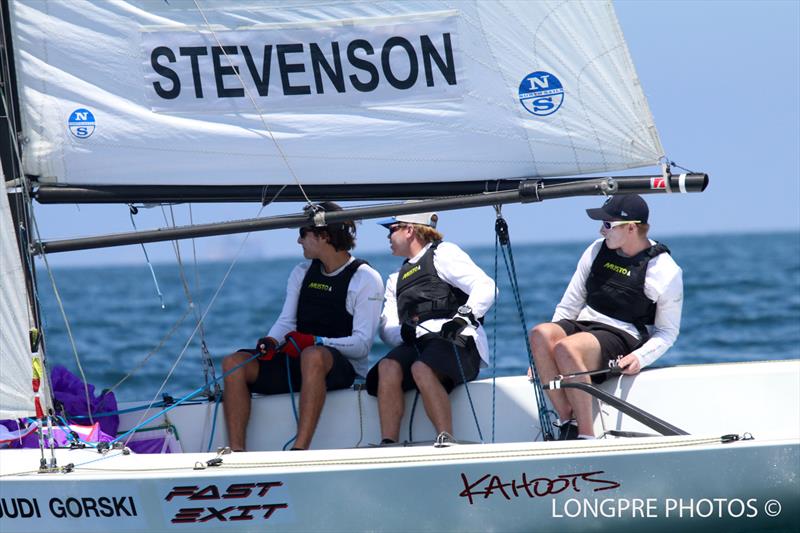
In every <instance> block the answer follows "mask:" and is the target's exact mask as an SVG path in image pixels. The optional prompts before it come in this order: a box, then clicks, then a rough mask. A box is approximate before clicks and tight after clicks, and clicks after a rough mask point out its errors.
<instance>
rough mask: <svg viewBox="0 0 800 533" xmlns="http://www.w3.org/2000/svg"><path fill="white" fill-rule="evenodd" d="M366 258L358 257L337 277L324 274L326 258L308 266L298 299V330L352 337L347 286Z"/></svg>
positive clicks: (322, 335)
mask: <svg viewBox="0 0 800 533" xmlns="http://www.w3.org/2000/svg"><path fill="white" fill-rule="evenodd" d="M363 264H366V261H363V260H361V259H354V260H353V261H352V262H351V263H350V264H349V265H347V266H346V267H345V268H344V269H342V271H341V272H339V273H338V274H337V275H335V276H326V275H324V274H323V265H322V261H320V260H319V259H314V260H313V261H312V262H311V266H310V267H309V268H308V271H307V272H306V275H305V277H304V278H303V284H302V285H301V286H300V295H299V297H298V299H297V331H300V332H302V333H308V334H310V335H315V336H318V337H349V336H350V335H352V334H353V315H351V314H350V313H348V312H347V305H346V303H347V288H348V287H349V286H350V280H351V279H352V278H353V275H354V274H355V273H356V270H358V267H360V266H361V265H363Z"/></svg>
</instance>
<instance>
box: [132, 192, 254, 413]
mask: <svg viewBox="0 0 800 533" xmlns="http://www.w3.org/2000/svg"><path fill="white" fill-rule="evenodd" d="M263 210H264V206H262V207H261V209H259V210H258V213H257V214H256V216H260V215H261V212H262V211H263ZM251 234H252V232H248V233H246V234H245V236H244V238H243V239H242V242H241V243H240V244H239V248H238V250H236V253H235V254H234V257H233V260H232V261H231V264H230V266H229V267H228V270H227V271H226V272H225V275H224V276H223V277H222V281H220V284H219V286H218V287H217V289H216V290H215V291H214V294H213V295H212V296H211V299H210V300H209V302H208V306H207V307H206V308H205V311H203V313H202V315H201V317H200V320H199V321H198V323H197V325H196V326H195V328H194V330H193V331H192V333H191V334H190V335H189V338H188V339H187V341H186V343H185V344H184V346H183V349H182V350H181V352H180V353H179V354H178V356H177V358H176V359H175V362H174V363H173V365H172V367H171V368H170V369H169V372H168V373H167V375H166V377H165V378H164V380H163V381H162V382H161V385H160V386H159V389H158V391H156V393H155V395H154V396H153V399H152V400H150V402H149V403H148V405H154V404H155V403H156V401H157V399H158V398H159V397H160V395H161V392H162V391H163V390H164V387H166V385H167V382H168V381H169V379H170V377H172V374H173V373H174V372H175V368H177V366H178V363H180V361H181V359H182V358H183V355H184V354H185V353H186V350H187V349H188V348H189V344H190V343H191V342H192V339H193V338H194V336H195V335H196V334H197V331H198V329H199V328H200V325H201V324H202V322H203V320H205V317H206V315H207V314H208V313H209V312H210V311H211V308H212V307H213V306H214V303H215V302H216V300H217V297H218V296H219V294H220V292H221V291H222V288H223V287H224V286H225V283H226V282H227V280H228V278H229V277H230V275H231V272H232V271H233V268H234V267H235V266H236V264H237V263H238V262H239V257H240V256H241V255H242V251H243V250H244V246H245V244H247V240H248V239H249V238H250V235H251ZM201 390H202V389H201ZM145 415H146V412H145V414H143V415H142V417H141V418H140V419H139V422H137V423H136V424H135V425H134V426H138V425H139V424H141V423H142V420H144V418H145Z"/></svg>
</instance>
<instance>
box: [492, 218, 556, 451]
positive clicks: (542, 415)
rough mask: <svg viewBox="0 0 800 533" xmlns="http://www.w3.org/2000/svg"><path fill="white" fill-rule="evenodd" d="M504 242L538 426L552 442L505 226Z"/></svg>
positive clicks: (505, 259) (540, 383)
mask: <svg viewBox="0 0 800 533" xmlns="http://www.w3.org/2000/svg"><path fill="white" fill-rule="evenodd" d="M501 221H502V224H503V225H505V220H503V219H502V218H498V222H497V224H498V225H499V224H501ZM505 239H506V242H505V244H502V243H501V249H502V252H503V262H504V263H505V267H506V272H507V273H508V279H509V282H510V283H511V292H512V294H513V295H514V301H515V302H516V304H517V313H518V314H519V320H520V324H521V325H522V337H523V338H524V339H525V348H526V349H527V350H528V364H529V365H530V368H531V372H532V374H533V394H534V397H535V398H536V406H537V409H538V411H539V424H540V426H541V431H542V434H543V435H544V436H545V440H553V433H552V431H551V429H550V428H551V427H552V424H551V421H550V411H549V410H548V409H547V403H546V402H545V398H544V390H543V389H542V382H541V380H540V379H539V372H538V371H537V370H536V365H535V364H534V362H533V352H532V351H531V344H530V340H529V339H528V325H527V322H526V320H525V311H524V309H523V307H522V297H521V296H520V291H519V284H518V282H517V269H516V266H515V265H514V253H513V251H512V250H511V239H510V238H509V236H508V228H507V225H506V235H505ZM506 248H508V257H506Z"/></svg>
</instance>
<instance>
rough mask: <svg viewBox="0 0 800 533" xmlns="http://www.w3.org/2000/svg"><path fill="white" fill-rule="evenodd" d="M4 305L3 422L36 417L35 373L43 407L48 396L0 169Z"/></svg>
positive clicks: (0, 339) (0, 344)
mask: <svg viewBox="0 0 800 533" xmlns="http://www.w3.org/2000/svg"><path fill="white" fill-rule="evenodd" d="M0 302H2V305H0V377H1V378H2V379H0V419H7V418H22V417H26V416H36V407H35V404H34V401H35V400H34V392H33V387H32V380H33V378H34V372H35V373H36V374H37V375H38V377H39V380H40V390H39V392H40V393H42V396H41V397H40V402H42V403H41V405H42V407H45V406H46V405H47V404H48V396H47V395H45V394H43V392H44V390H45V387H46V376H45V375H44V372H43V371H42V365H41V360H42V359H41V355H40V354H39V353H36V354H31V349H30V341H29V331H30V329H31V327H32V326H33V324H34V323H33V319H32V313H31V308H30V304H29V301H28V296H27V291H26V288H25V272H24V270H23V267H22V261H21V259H20V255H19V249H18V248H17V239H16V236H15V232H14V223H13V221H12V219H11V210H10V208H9V204H8V195H7V194H6V183H5V176H4V175H3V171H2V169H0ZM34 368H36V371H35V370H34Z"/></svg>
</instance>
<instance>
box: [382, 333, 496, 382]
mask: <svg viewBox="0 0 800 533" xmlns="http://www.w3.org/2000/svg"><path fill="white" fill-rule="evenodd" d="M467 339H469V340H468V341H467V342H466V346H464V347H460V346H459V347H455V348H456V349H454V345H453V344H452V343H450V342H448V341H445V340H442V339H441V338H439V336H438V335H425V336H423V337H420V338H419V339H417V345H416V346H413V345H410V344H401V345H400V346H397V347H396V348H394V349H393V350H392V351H390V352H389V353H388V354H386V356H385V357H384V358H383V359H392V360H394V361H397V362H398V363H400V367H401V368H402V369H403V383H402V387H403V391H409V390H414V389H416V388H417V384H416V383H415V382H414V377H413V376H412V375H411V365H412V364H413V363H414V362H415V361H422V362H423V363H425V364H426V365H428V366H429V367H431V368H432V369H433V370H434V371H436V373H437V374H439V376H440V381H441V382H442V385H443V386H444V388H445V390H446V391H447V393H448V394H450V391H452V390H453V388H455V386H456V385H459V384H461V383H464V382H465V381H472V380H473V379H475V378H476V377H478V372H479V371H480V367H481V356H480V354H479V353H478V347H477V346H475V341H474V340H473V339H472V337H467ZM456 353H457V354H458V358H456ZM383 359H381V361H382V360H383ZM459 362H460V363H461V364H460V368H459ZM379 364H380V361H378V364H376V365H375V366H373V367H372V368H371V369H370V371H369V373H368V374H367V392H368V393H369V394H371V395H372V396H377V395H378V365H379ZM462 371H463V374H462ZM462 376H463V377H462Z"/></svg>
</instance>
